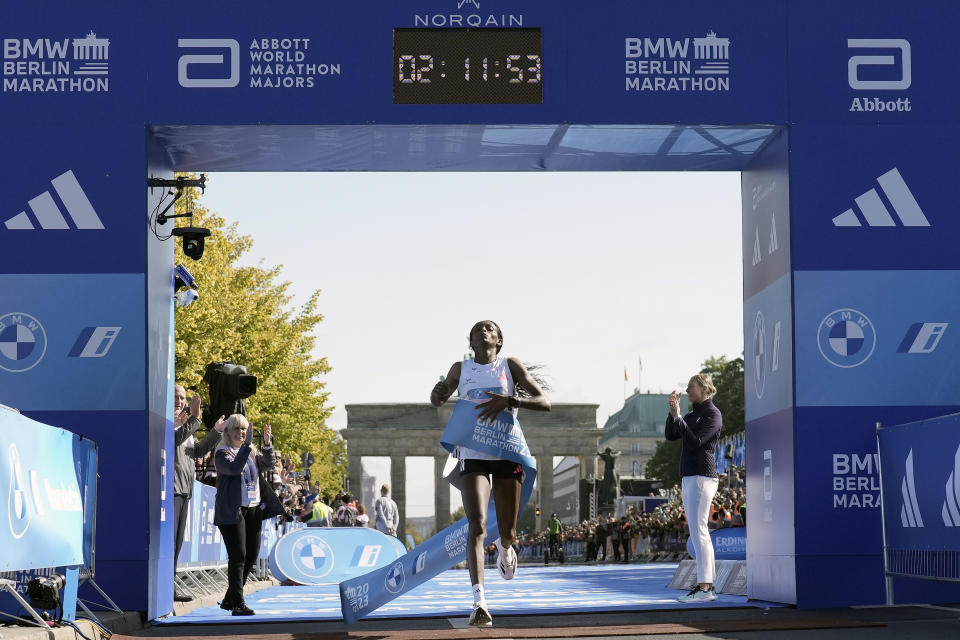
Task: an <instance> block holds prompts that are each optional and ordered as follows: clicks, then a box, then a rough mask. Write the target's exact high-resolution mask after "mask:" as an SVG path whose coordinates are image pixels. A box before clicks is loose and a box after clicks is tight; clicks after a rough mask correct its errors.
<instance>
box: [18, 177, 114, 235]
mask: <svg viewBox="0 0 960 640" xmlns="http://www.w3.org/2000/svg"><path fill="white" fill-rule="evenodd" d="M51 182H52V183H53V188H54V190H55V191H56V192H57V195H58V196H60V201H61V202H62V203H63V205H64V207H66V209H67V215H69V216H70V219H71V220H73V224H74V225H75V226H76V228H77V229H103V223H102V222H100V217H99V216H98V215H97V212H96V211H94V209H93V205H92V204H90V200H89V199H88V198H87V194H85V193H84V192H83V189H82V188H81V187H80V183H79V182H77V177H76V176H74V175H73V171H67V172H66V173H62V174H60V175H59V176H57V177H56V178H54V179H53V180H51ZM27 204H28V205H30V210H31V211H32V212H33V215H34V216H35V217H36V219H37V222H39V223H40V228H41V229H70V226H69V225H68V224H67V220H66V218H64V217H63V213H61V211H60V208H59V207H58V206H57V203H56V202H55V201H54V199H53V196H51V195H50V192H49V191H44V192H43V193H41V194H40V195H38V196H37V197H36V198H33V199H32V200H30V201H29V202H28V203H27ZM3 226H4V227H6V228H7V229H9V230H11V231H22V230H29V229H36V227H35V226H34V224H33V220H31V219H30V216H28V215H27V212H26V211H21V212H20V213H18V214H17V215H15V216H13V217H12V218H10V219H9V220H7V221H6V222H4V223H3Z"/></svg>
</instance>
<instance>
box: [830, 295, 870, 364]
mask: <svg viewBox="0 0 960 640" xmlns="http://www.w3.org/2000/svg"><path fill="white" fill-rule="evenodd" d="M817 346H818V347H819V348H820V355H822V356H823V357H824V358H825V359H826V361H827V362H829V363H830V364H832V365H833V366H835V367H840V368H843V369H850V368H853V367H859V366H860V365H862V364H863V363H864V362H866V361H867V360H869V359H870V356H872V355H873V350H874V349H875V348H876V346H877V332H876V329H874V327H873V323H872V322H871V321H870V318H868V317H867V316H865V315H864V314H862V313H861V312H859V311H857V310H856V309H836V310H835V311H831V312H830V313H829V314H827V316H826V317H825V318H824V319H823V320H822V321H821V322H820V328H819V330H818V331H817Z"/></svg>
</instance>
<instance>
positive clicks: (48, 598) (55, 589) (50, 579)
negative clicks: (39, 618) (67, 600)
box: [27, 573, 67, 610]
mask: <svg viewBox="0 0 960 640" xmlns="http://www.w3.org/2000/svg"><path fill="white" fill-rule="evenodd" d="M66 583H67V578H66V577H65V576H64V575H63V574H60V573H55V574H53V575H52V576H43V577H39V578H34V579H33V580H31V581H30V582H28V583H27V597H28V598H30V606H31V607H33V608H35V609H47V610H50V609H56V608H57V607H59V606H60V589H63V586H64V585H65V584H66Z"/></svg>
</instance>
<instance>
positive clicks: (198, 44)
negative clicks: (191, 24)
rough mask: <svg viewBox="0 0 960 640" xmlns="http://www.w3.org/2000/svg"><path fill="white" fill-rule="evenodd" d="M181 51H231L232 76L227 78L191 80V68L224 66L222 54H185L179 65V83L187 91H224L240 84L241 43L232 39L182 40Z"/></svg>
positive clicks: (178, 43)
mask: <svg viewBox="0 0 960 640" xmlns="http://www.w3.org/2000/svg"><path fill="white" fill-rule="evenodd" d="M177 46H178V47H179V48H181V49H229V50H230V76H229V77H227V78H206V77H200V78H191V77H190V67H191V66H193V67H197V66H199V65H222V64H224V59H223V54H222V53H203V54H197V53H193V54H184V55H182V56H180V61H179V62H178V63H177V81H178V82H179V83H180V86H181V87H186V88H187V89H224V88H230V87H235V86H237V85H238V84H240V43H238V42H237V41H236V40H233V39H230V38H180V39H179V40H177ZM207 69H209V67H207Z"/></svg>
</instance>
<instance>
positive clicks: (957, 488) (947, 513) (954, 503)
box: [940, 447, 960, 527]
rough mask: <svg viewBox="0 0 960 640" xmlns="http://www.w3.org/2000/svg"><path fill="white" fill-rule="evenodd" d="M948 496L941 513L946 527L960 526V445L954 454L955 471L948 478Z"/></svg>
mask: <svg viewBox="0 0 960 640" xmlns="http://www.w3.org/2000/svg"><path fill="white" fill-rule="evenodd" d="M946 493H947V498H946V500H944V502H943V509H941V510H940V515H941V517H943V525H944V526H945V527H960V447H957V453H956V454H954V456H953V471H951V472H950V477H949V478H947V486H946Z"/></svg>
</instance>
